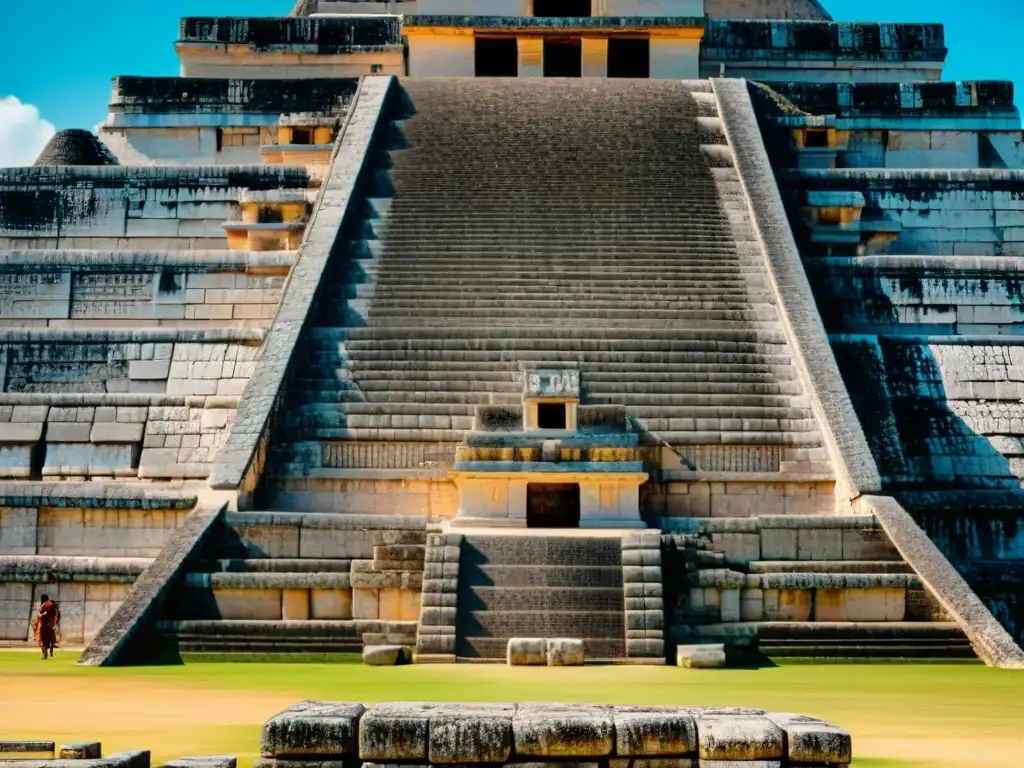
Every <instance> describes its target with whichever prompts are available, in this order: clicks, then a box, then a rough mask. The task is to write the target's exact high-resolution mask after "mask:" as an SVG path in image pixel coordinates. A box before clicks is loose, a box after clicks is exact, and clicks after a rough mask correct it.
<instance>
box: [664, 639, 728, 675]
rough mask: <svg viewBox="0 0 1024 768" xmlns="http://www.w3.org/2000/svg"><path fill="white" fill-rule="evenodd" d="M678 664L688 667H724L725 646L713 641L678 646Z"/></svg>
mask: <svg viewBox="0 0 1024 768" xmlns="http://www.w3.org/2000/svg"><path fill="white" fill-rule="evenodd" d="M676 664H677V665H678V666H680V667H685V668H686V669H722V668H723V667H725V646H724V645H719V644H713V643H708V644H704V645H680V646H677V647H676Z"/></svg>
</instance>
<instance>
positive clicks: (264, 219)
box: [256, 205, 284, 224]
mask: <svg viewBox="0 0 1024 768" xmlns="http://www.w3.org/2000/svg"><path fill="white" fill-rule="evenodd" d="M256 221H257V222H259V223H260V224H280V223H281V222H283V221H284V217H283V216H282V215H281V209H280V208H272V207H271V206H269V205H261V206H260V209H259V213H257V214H256Z"/></svg>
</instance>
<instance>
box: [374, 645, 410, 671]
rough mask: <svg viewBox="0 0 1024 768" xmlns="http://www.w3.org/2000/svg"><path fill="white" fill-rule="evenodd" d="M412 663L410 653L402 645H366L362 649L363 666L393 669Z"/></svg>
mask: <svg viewBox="0 0 1024 768" xmlns="http://www.w3.org/2000/svg"><path fill="white" fill-rule="evenodd" d="M410 661H412V652H411V651H410V650H409V649H408V648H406V647H405V646H404V645H367V646H366V647H364V648H363V664H369V665H370V666H371V667H394V666H397V665H398V664H408V663H409V662H410Z"/></svg>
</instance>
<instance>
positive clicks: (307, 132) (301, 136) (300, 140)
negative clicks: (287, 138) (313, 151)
mask: <svg viewBox="0 0 1024 768" xmlns="http://www.w3.org/2000/svg"><path fill="white" fill-rule="evenodd" d="M312 143H313V129H312V128H292V144H312Z"/></svg>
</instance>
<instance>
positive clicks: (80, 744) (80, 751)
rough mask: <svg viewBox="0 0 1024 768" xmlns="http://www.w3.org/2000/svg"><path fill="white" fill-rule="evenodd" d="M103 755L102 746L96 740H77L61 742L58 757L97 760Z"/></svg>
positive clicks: (62, 758)
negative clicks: (67, 742)
mask: <svg viewBox="0 0 1024 768" xmlns="http://www.w3.org/2000/svg"><path fill="white" fill-rule="evenodd" d="M102 755H103V748H102V747H101V745H100V743H99V742H98V741H77V742H73V743H71V744H62V745H61V748H60V752H58V757H60V759H61V760H97V759H99V758H100V757H101V756H102Z"/></svg>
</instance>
